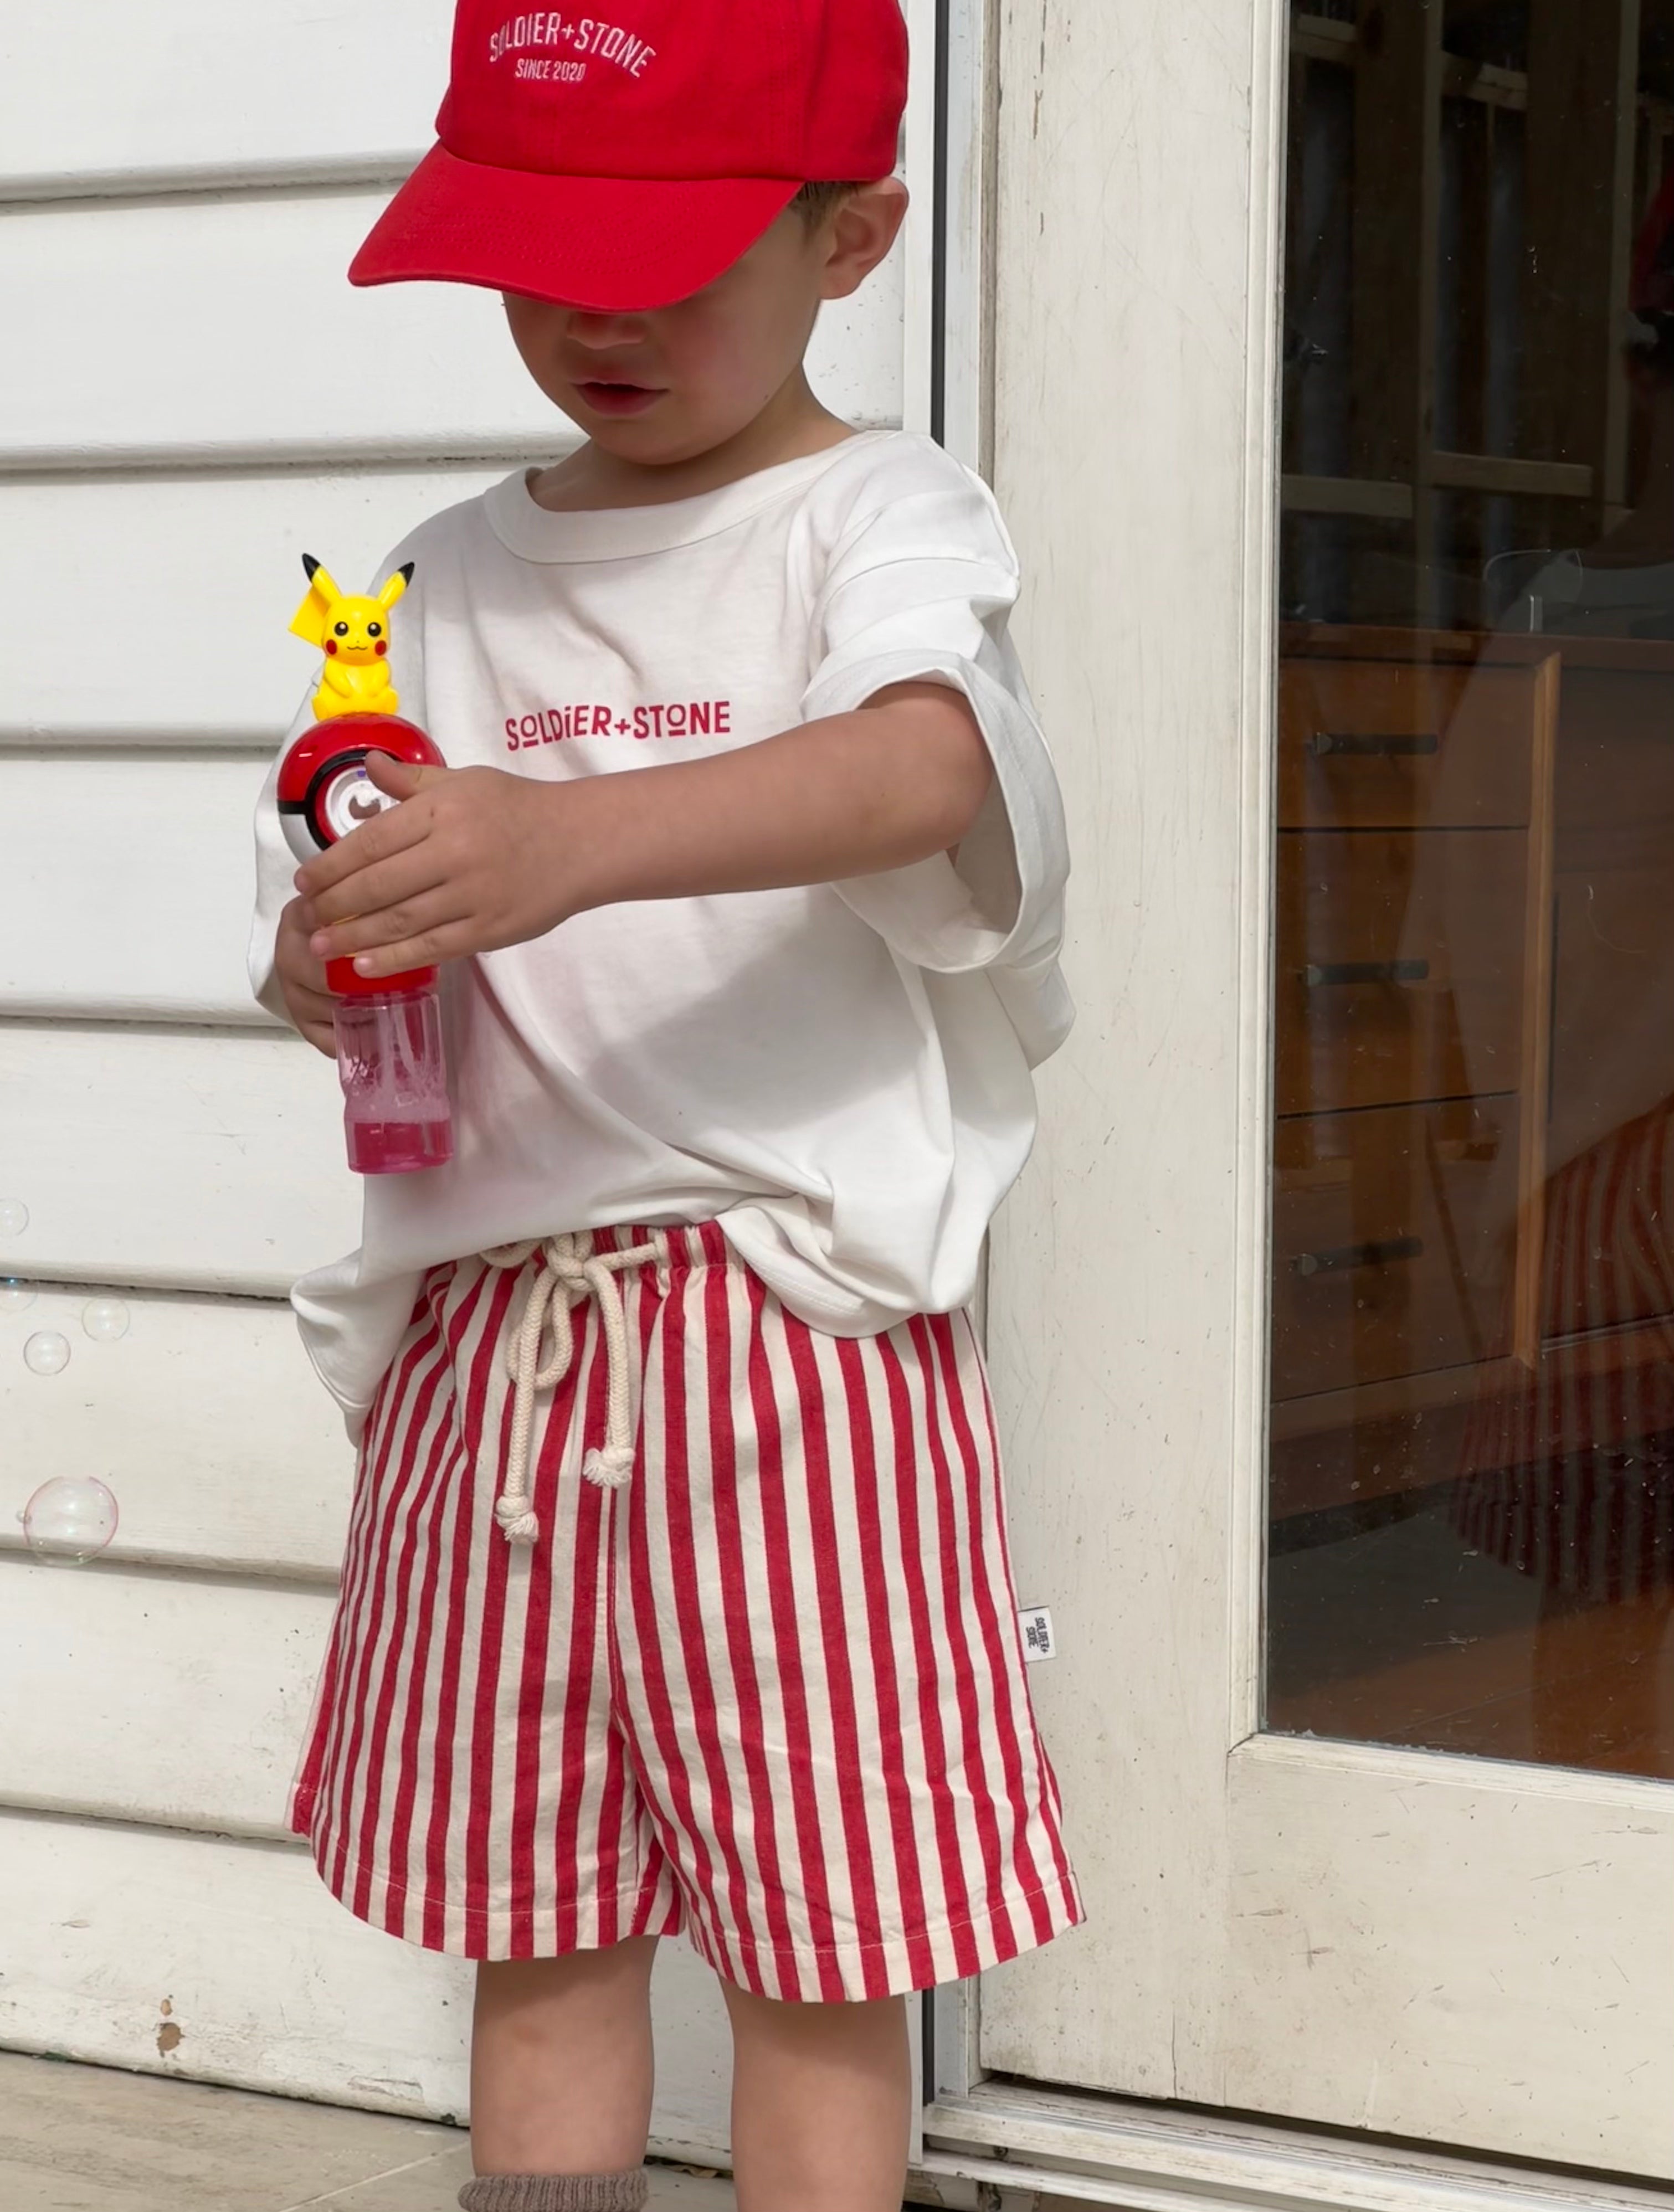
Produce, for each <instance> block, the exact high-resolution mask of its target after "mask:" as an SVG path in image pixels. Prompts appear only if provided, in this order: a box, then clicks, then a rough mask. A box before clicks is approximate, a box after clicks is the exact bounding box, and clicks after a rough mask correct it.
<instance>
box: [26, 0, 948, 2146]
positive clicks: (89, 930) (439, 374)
mask: <svg viewBox="0 0 1674 2212" xmlns="http://www.w3.org/2000/svg"><path fill="white" fill-rule="evenodd" d="M915 12H916V13H922V12H923V11H922V10H916V11H915ZM450 15H451V9H450V8H449V6H448V5H447V0H368V4H365V5H362V6H361V7H358V8H356V9H341V10H333V11H330V12H329V13H327V14H325V15H322V13H321V11H320V9H317V8H314V7H304V6H303V5H301V4H300V0H275V4H273V5H270V6H266V7H264V8H261V9H229V8H228V7H226V6H225V5H223V4H221V0H156V4H155V5H153V6H151V7H149V8H145V9H136V8H134V7H132V6H131V5H129V4H127V0H82V4H81V5H79V6H77V7H76V8H75V9H38V10H36V11H34V12H33V14H31V13H27V12H20V11H16V10H14V11H12V14H11V16H10V17H9V20H8V21H7V23H6V25H5V27H3V29H0V298H3V299H4V300H5V301H6V342H5V343H4V345H3V346H0V606H3V608H4V609H5V620H4V623H3V624H0V809H3V819H4V820H5V821H6V823H7V825H8V836H9V854H8V862H7V866H6V868H5V870H4V872H3V874H0V1200H20V1201H21V1203H22V1204H23V1205H24V1206H27V1208H28V1211H29V1216H30V1218H29V1223H28V1226H27V1229H26V1230H25V1231H22V1232H21V1234H18V1235H16V1236H13V1237H0V1276H3V1275H9V1274H15V1275H18V1276H22V1277H25V1278H27V1279H30V1280H31V1281H32V1282H33V1283H34V1284H35V1285H37V1286H38V1287H37V1293H36V1296H35V1298H34V1302H33V1304H31V1305H30V1306H28V1307H27V1310H16V1309H15V1308H10V1307H6V1306H3V1305H0V1698H3V1702H4V1709H5V1711H6V1712H7V1714H8V1716H9V1719H8V1722H7V1724H6V1726H5V1727H4V1729H0V1863H3V1864H4V1865H5V1867H6V1869H7V1880H6V1883H5V1901H4V1904H3V1906H0V2041H3V2042H5V2043H9V2044H12V2045H16V2046H17V2047H19V2048H22V2049H27V2050H52V2051H63V2052H65V2053H68V2054H70V2055H71V2056H75V2057H85V2058H89V2059H96V2060H101V2061H105V2062H107V2063H116V2064H119V2065H126V2066H137V2067H149V2068H152V2069H165V2070H168V2071H186V2072H189V2073H192V2074H193V2075H198V2076H201V2077H202V2078H204V2079H208V2080H215V2081H230V2082H239V2083H247V2084H249V2085H252V2086H254V2087H263V2088H272V2089H283V2090H288V2091H291V2092H293V2093H300V2094H302V2095H306V2096H315V2097H321V2098H327V2099H335V2100H342V2101H345V2102H350V2103H363V2104H367V2105H372V2106H384V2107H387V2108H391V2109H394V2110H399V2111H406V2112H423V2113H430V2114H442V2113H451V2114H454V2115H455V2116H462V2115H463V2113H464V2111H465V2106H466V2019H467V2014H468V2005H469V1981H470V1977H469V1972H468V1970H467V1969H466V1968H463V1967H461V1966H460V1964H459V1963H458V1962H457V1961H450V1960H437V1959H434V1958H430V1957H428V1956H426V1955H424V1954H421V1953H418V1952H417V1951H414V1950H412V1949H411V1948H408V1947H406V1946H404V1945H401V1944H399V1943H397V1942H393V1941H392V1940H391V1939H389V1938H387V1937H384V1936H379V1935H376V1934H374V1933H373V1932H371V1931H368V1930H367V1929H363V1928H362V1927H361V1926H360V1925H359V1924H358V1923H356V1922H355V1921H354V1920H353V1919H352V1918H351V1917H350V1915H348V1914H347V1913H345V1912H344V1911H343V1910H342V1909H341V1908H340V1907H339V1906H338V1905H336V1904H334V1903H333V1902H332V1899H330V1898H329V1897H328V1896H327V1895H326V1893H325V1891H324V1890H323V1889H322V1888H321V1887H320V1885H319V1884H318V1883H317V1881H315V1879H314V1877H313V1873H312V1871H311V1869H309V1866H308V1864H307V1857H306V1854H305V1853H304V1852H303V1851H302V1850H301V1848H300V1846H299V1845H297V1844H295V1842H294V1841H292V1840H289V1839H287V1838H284V1836H283V1803H284V1788H285V1783H286V1781H287V1778H288V1777H289V1771H290V1766H291V1763H292V1760H293V1758H294V1755H295V1747H296V1738H297V1734H298V1730H299V1729H300V1727H301V1721H302V1717H303V1715H304V1711H305V1707H306V1703H307V1695H308V1692H309V1688H310V1686H311V1684H312V1680H313V1674H314V1669H315V1667H316V1665H317V1662H318V1659H319V1655H320V1646H321V1641H322V1638H323V1636H324V1632H325V1628H326V1621H327V1619H328V1617H329V1613H330V1607H331V1595H332V1581H333V1579H334V1576H335V1571H336V1565H337V1560H338V1554H339V1551H340V1547H341V1541H342V1533H343V1524H344V1514H345V1510H346V1507H347V1502H348V1494H349V1484H350V1455H349V1452H348V1449H347V1446H346V1444H345V1443H344V1438H343V1436H342V1432H341V1430H340V1427H339V1425H338V1422H337V1419H336V1416H335V1413H334V1412H333V1409H332V1407H331V1405H330V1402H329V1401H328V1400H327V1399H326V1396H325V1394H324V1393H323V1392H322V1391H320V1389H319V1388H318V1386H317V1385H316V1384H315V1383H313V1378H312V1376H310V1375H309V1373H308V1372H307V1363H306V1361H305V1360H304V1359H303V1358H302V1356H301V1352H300V1350H299V1348H298V1346H297V1344H296V1340H295V1333H294V1330H293V1328H292V1326H291V1322H290V1317H289V1312H288V1310H287V1309H286V1308H285V1306H284V1305H283V1295H284V1292H285V1291H286V1289H287V1287H288V1285H289V1282H290V1280H291V1279H292V1278H293V1277H294V1276H295V1274H296V1273H298V1272H299V1271H300V1270H301V1269H302V1268H303V1267H307V1266H309V1265H311V1264H313V1262H315V1261H318V1260H320V1259H321V1258H323V1257H327V1256H330V1255H333V1254H335V1253H337V1252H338V1251H339V1250H341V1249H344V1247H345V1245H347V1244H348V1243H352V1241H353V1238H354V1230H355V1203H356V1191H355V1187H354V1184H353V1182H352V1180H351V1178H350V1176H348V1174H347V1173H346V1171H345V1170H344V1167H343V1165H342V1155H341V1138H340V1133H339V1126H338V1097H337V1091H336V1086H335V1085H334V1083H333V1081H332V1076H331V1073H330V1071H329V1070H328V1069H327V1068H326V1066H325V1065H324V1064H323V1063H322V1062H320V1060H317V1059H316V1058H315V1057H314V1056H313V1054H310V1053H309V1052H308V1051H307V1048H304V1047H303V1046H301V1045H300V1044H299V1043H298V1042H296V1041H295V1039H293V1038H291V1037H290V1036H289V1035H288V1034H286V1033H283V1032H281V1031H279V1030H277V1029H275V1028H274V1027H273V1026H272V1024H270V1023H268V1022H267V1021H266V1019H265V1017H264V1016H263V1015H262V1014H261V1013H260V1012H259V1011H258V1010H257V1009H256V1008H254V1007H253V1006H251V1005H250V1003H249V1001H248V1000H247V995H246V992H245V987H244V981H243V951H244V933H245V928H246V922H247V911H248V903H249V897H250V890H251V883H250V859H249V816H250V810H251V804H252V801H253V798H254V795H255V792H256V789H257V787H258V786H259V781H260V780H261V776H262V775H263V773H264V769H265V758H266V757H271V749H272V747H273V744H274V743H275V741H276V740H277V736H278V734H279V732H281V730H282V729H283V726H284V725H285V723H286V721H287V720H289V715H290V714H291V712H292V709H293V708H294V706H295V702H296V701H297V699H298V698H300V697H301V694H302V690H303V688H304V685H305V684H306V683H307V680H308V678H309V676H310V673H311V665H312V664H311V660H310V657H309V655H308V654H307V653H306V651H305V650H304V649H303V648H302V647H301V646H300V645H299V644H298V643H297V642H296V641H295V639H293V638H291V637H290V636H289V635H288V633H287V624H288V623H289V618H290V615H291V611H292V609H293V607H294V605H295V602H296V599H298V597H299V596H300V593H301V561H300V557H299V556H301V553H302V552H304V551H305V550H306V551H308V552H312V553H315V554H317V555H318V556H320V558H322V559H323V560H325V561H326V562H328V563H329V564H330V565H331V567H332V568H333V569H334V570H335V571H336V572H337V573H338V574H339V575H340V576H342V577H343V578H344V580H350V579H353V580H359V579H360V578H362V577H363V576H365V575H367V574H368V573H369V572H370V570H371V568H372V567H373V565H374V562H376V561H377V560H378V559H379V558H380V556H381V555H382V554H383V553H384V552H385V550H387V548H388V547H389V546H390V545H391V544H393V543H394V541H395V540H396V539H397V538H399V537H400V536H402V535H403V534H404V533H405V532H406V531H407V530H408V529H409V528H411V526H412V525H413V524H414V523H415V522H416V521H417V520H420V519H421V518H422V517H423V516H424V515H426V514H428V513H434V512H435V510H436V509H438V508H440V507H444V506H447V505H448V504H451V503H452V502H453V501H456V500H459V499H462V498H467V497H469V496H471V495H473V494H474V493H476V492H478V491H479V490H480V489H482V488H483V487H484V485H485V484H486V483H490V482H491V481H493V480H494V478H495V477H497V476H498V475H500V474H501V473H502V472H503V471H504V470H506V469H507V468H509V467H512V466H514V465H520V463H523V462H525V461H527V460H535V459H543V458H545V457H549V456H550V455H551V454H552V453H555V452H557V451H561V450H562V449H563V447H564V445H565V444H566V443H567V442H568V440H569V435H570V433H569V428H568V426H567V425H566V424H564V423H563V421H562V420H561V419H560V418H559V417H557V416H555V414H554V413H553V411H552V410H551V409H550V408H549V407H548V406H547V405H546V404H545V402H544V401H543V400H542V399H541V398H540V396H539V393H537V392H535V391H534V389H533V386H531V385H530V384H529V383H528V381H527V379H526V378H525V377H524V375H523V374H522V372H521V370H520V368H519V366H518V364H517V362H516V360H515V357H514V354H513V352H512V349H511V348H510V345H509V343H508V341H507V339H506V337H505V335H504V332H503V328H502V322H501V318H500V313H499V308H498V304H497V302H496V301H495V300H494V299H493V298H492V297H491V296H490V295H487V294H481V293H475V292H470V291H465V290H460V289H451V288H450V289H446V290H433V289H429V288H413V287H405V288H398V289H392V290H387V291H382V292H378V293H373V294H356V293H355V292H353V291H351V290H350V288H349V287H348V286H347V285H346V284H345V283H344V277H343V271H344V264H345V263H346V261H347V259H348V258H349V255H350V252H351V251H352V249H353V247H354V246H355V244H356V241H357V240H359V239H360V237H361V236H362V234H363V233H364V231H365V230H366V228H367V227H368V224H369V222H371V220H372V218H373V216H374V214H375V212H376V210H377V209H378V207H379V206H380V204H381V201H382V199H383V197H385V195H386V193H387V190H388V189H389V188H390V186H391V185H393V181H394V180H395V179H397V178H399V176H400V175H401V174H403V173H405V170H406V169H407V168H408V167H410V166H411V162H412V161H413V160H414V159H415V158H416V156H417V154H418V153H419V152H420V151H421V150H422V149H423V146H424V145H425V144H426V143H428V140H429V125H430V119H431V116H432V114H433V112H434V110H435V104H436V101H437V100H438V98H439V95H440V92H441V81H442V75H443V71H444V68H445V57H446V51H447V31H448V23H449V19H450ZM926 112H928V111H926ZM916 250H917V251H918V252H919V253H920V254H921V256H924V255H927V254H928V228H927V227H925V226H923V225H922V224H921V226H920V230H919V243H918V246H917V248H916ZM909 289H910V292H911V295H912V297H913V298H914V300H915V301H926V300H927V299H928V291H929V286H928V277H927V273H926V270H923V269H920V270H916V272H915V273H914V278H913V283H912V284H911V286H910V287H909V285H908V283H907V279H906V274H905V272H904V258H903V257H901V256H898V257H897V260H896V262H895V264H893V265H892V267H891V269H890V270H887V271H886V272H885V273H884V275H883V276H882V278H881V280H880V281H878V282H876V283H874V284H873V285H871V286H869V287H868V288H867V290H866V291H865V292H864V293H863V294H862V295H861V297H860V298H859V299H858V300H857V301H854V302H853V303H849V304H847V305H844V306H843V307H838V308H837V309H834V310H833V311H832V312H831V313H829V314H828V315H827V316H826V317H825V319H823V320H822V323H821V325H820V328H819V332H818V334H817V337H816V340H815V344H814V349H813V356H812V364H811V365H812V368H813V374H814V376H815V380H816V382H817V384H818V386H819V390H820V392H821V394H822V396H823V397H824V398H825V399H826V400H827V401H828V402H829V403H830V404H831V405H833V406H834V407H837V408H838V409H840V410H843V412H845V413H847V414H849V416H852V417H854V418H855V420H857V421H859V422H864V423H869V424H876V423H892V422H899V421H900V420H901V419H902V418H903V412H904V393H905V392H907V391H908V389H909V388H911V389H912V391H913V392H915V394H919V393H921V392H922V390H923V388H924V384H925V379H924V370H923V363H924V361H925V359H926V358H927V342H926V338H925V334H924V333H922V332H921V333H919V335H918V338H917V340H916V343H914V344H913V345H911V346H909V345H908V344H907V343H906V342H905V331H904V307H903V302H904V298H905V297H906V296H907V295H908V292H909ZM909 352H910V353H911V354H912V355H913V357H914V362H915V364H916V366H915V368H914V369H913V372H912V375H911V378H910V379H909V375H908V372H907V368H906V363H905V356H906V355H907V354H908V353H909ZM920 414H922V399H921V400H919V401H918V403H917V408H916V415H915V419H918V416H919V415H920ZM90 1291H103V1292H106V1293H107V1294H109V1295H113V1296H118V1297H123V1298H125V1302H126V1304H127V1305H128V1308H129V1311H130V1316H131V1328H130V1331H129V1334H127V1335H126V1336H125V1338H123V1339H122V1340H120V1341H119V1342H116V1343H102V1342H94V1341H92V1340H89V1339H88V1337H87V1336H86V1335H85V1334H84V1333H83V1331H82V1323H81V1315H82V1306H83V1305H84V1304H85V1303H86V1300H87V1297H88V1295H89V1292H90ZM49 1328H50V1329H57V1330H58V1331H60V1332H61V1333H63V1334H64V1335H65V1336H66V1337H67V1338H68V1340H69V1341H70V1346H71V1359H70V1365H69V1367H68V1368H67V1369H66V1370H65V1371H64V1373H62V1374H61V1375H58V1376H38V1375H35V1374H33V1373H32V1372H30V1371H29V1370H28V1369H27V1367H26V1366H25V1364H24V1361H23V1357H22V1352H23V1346H24V1345H25V1343H26V1342H27V1339H28V1337H29V1336H30V1335H31V1334H33V1333H35V1332H36V1331H38V1330H41V1329H49ZM63 1474H68V1475H77V1474H96V1475H99V1476H100V1477H101V1478H102V1479H103V1480H106V1481H107V1482H108V1483H109V1484H110V1485H111V1486H112V1487H113V1490H114V1491H115V1492H116V1494H117V1496H118V1498H119V1503H120V1506H121V1511H122V1520H121V1526H120V1528H119V1534H118V1536H117V1539H116V1541H115V1542H114V1544H113V1547H112V1548H111V1551H110V1553H109V1554H108V1555H107V1557H106V1558H105V1559H103V1560H101V1561H100V1562H98V1563H96V1564H94V1565H91V1566H88V1567H84V1568H79V1569H74V1568H67V1567H63V1566H49V1565H42V1564H40V1562H38V1561H36V1560H33V1559H31V1558H30V1557H29V1556H28V1555H27V1553H26V1552H25V1551H24V1550H23V1548H22V1544H21V1531H20V1530H19V1528H18V1525H17V1519H16V1516H17V1514H18V1512H19V1510H21V1506H22V1504H23V1503H24V1501H25V1499H26V1498H27V1497H28V1495H29V1493H30V1492H32V1491H33V1489H34V1487H35V1486H37V1484H39V1483H40V1482H42V1481H45V1480H48V1479H49V1478H51V1477H52V1476H56V1475H63ZM665 1951H666V1953H667V1955H666V1956H665V1958H664V1960H662V1962H661V1964H660V1967H659V1978H658V1991H659V1995H658V2012H659V2072H660V2087H659V2105H658V2119H657V2127H658V2130H659V2136H660V2141H661V2142H663V2143H664V2144H665V2145H667V2146H668V2147H670V2148H685V2149H688V2150H691V2151H692V2152H694V2153H696V2154H704V2153H709V2154H718V2153H721V2152H723V2151H724V2148H725V2142H726V2112H725V2078H724V2077H725V2072H726V2047H725V2046H726V2038H725V2032H724V2025H723V2022H722V2019H721V2009H720V2007H719V2004H718V2001H717V1999H716V1996H715V1991H714V1990H713V1987H712V1985H711V1983H710V1980H709V1976H708V1974H707V1972H705V1971H704V1970H703V1969H702V1968H701V1967H700V1966H697V1964H696V1962H695V1961H694V1960H692V1959H691V1956H690V1954H686V1953H685V1951H684V1949H683V1948H680V1947H676V1946H666V1947H665ZM165 2000H167V2007H168V2009H167V2012H165V2011H164V2010H163V2009H162V2008H163V2005H164V2002H165ZM171 2023H172V2025H173V2027H177V2028H178V2029H179V2030H180V2033H179V2035H178V2037H176V2036H174V2035H172V2034H171V2035H164V2036H162V2037H161V2039H160V2037H159V2030H160V2029H161V2028H162V2027H165V2026H167V2025H169V2024H171Z"/></svg>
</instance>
